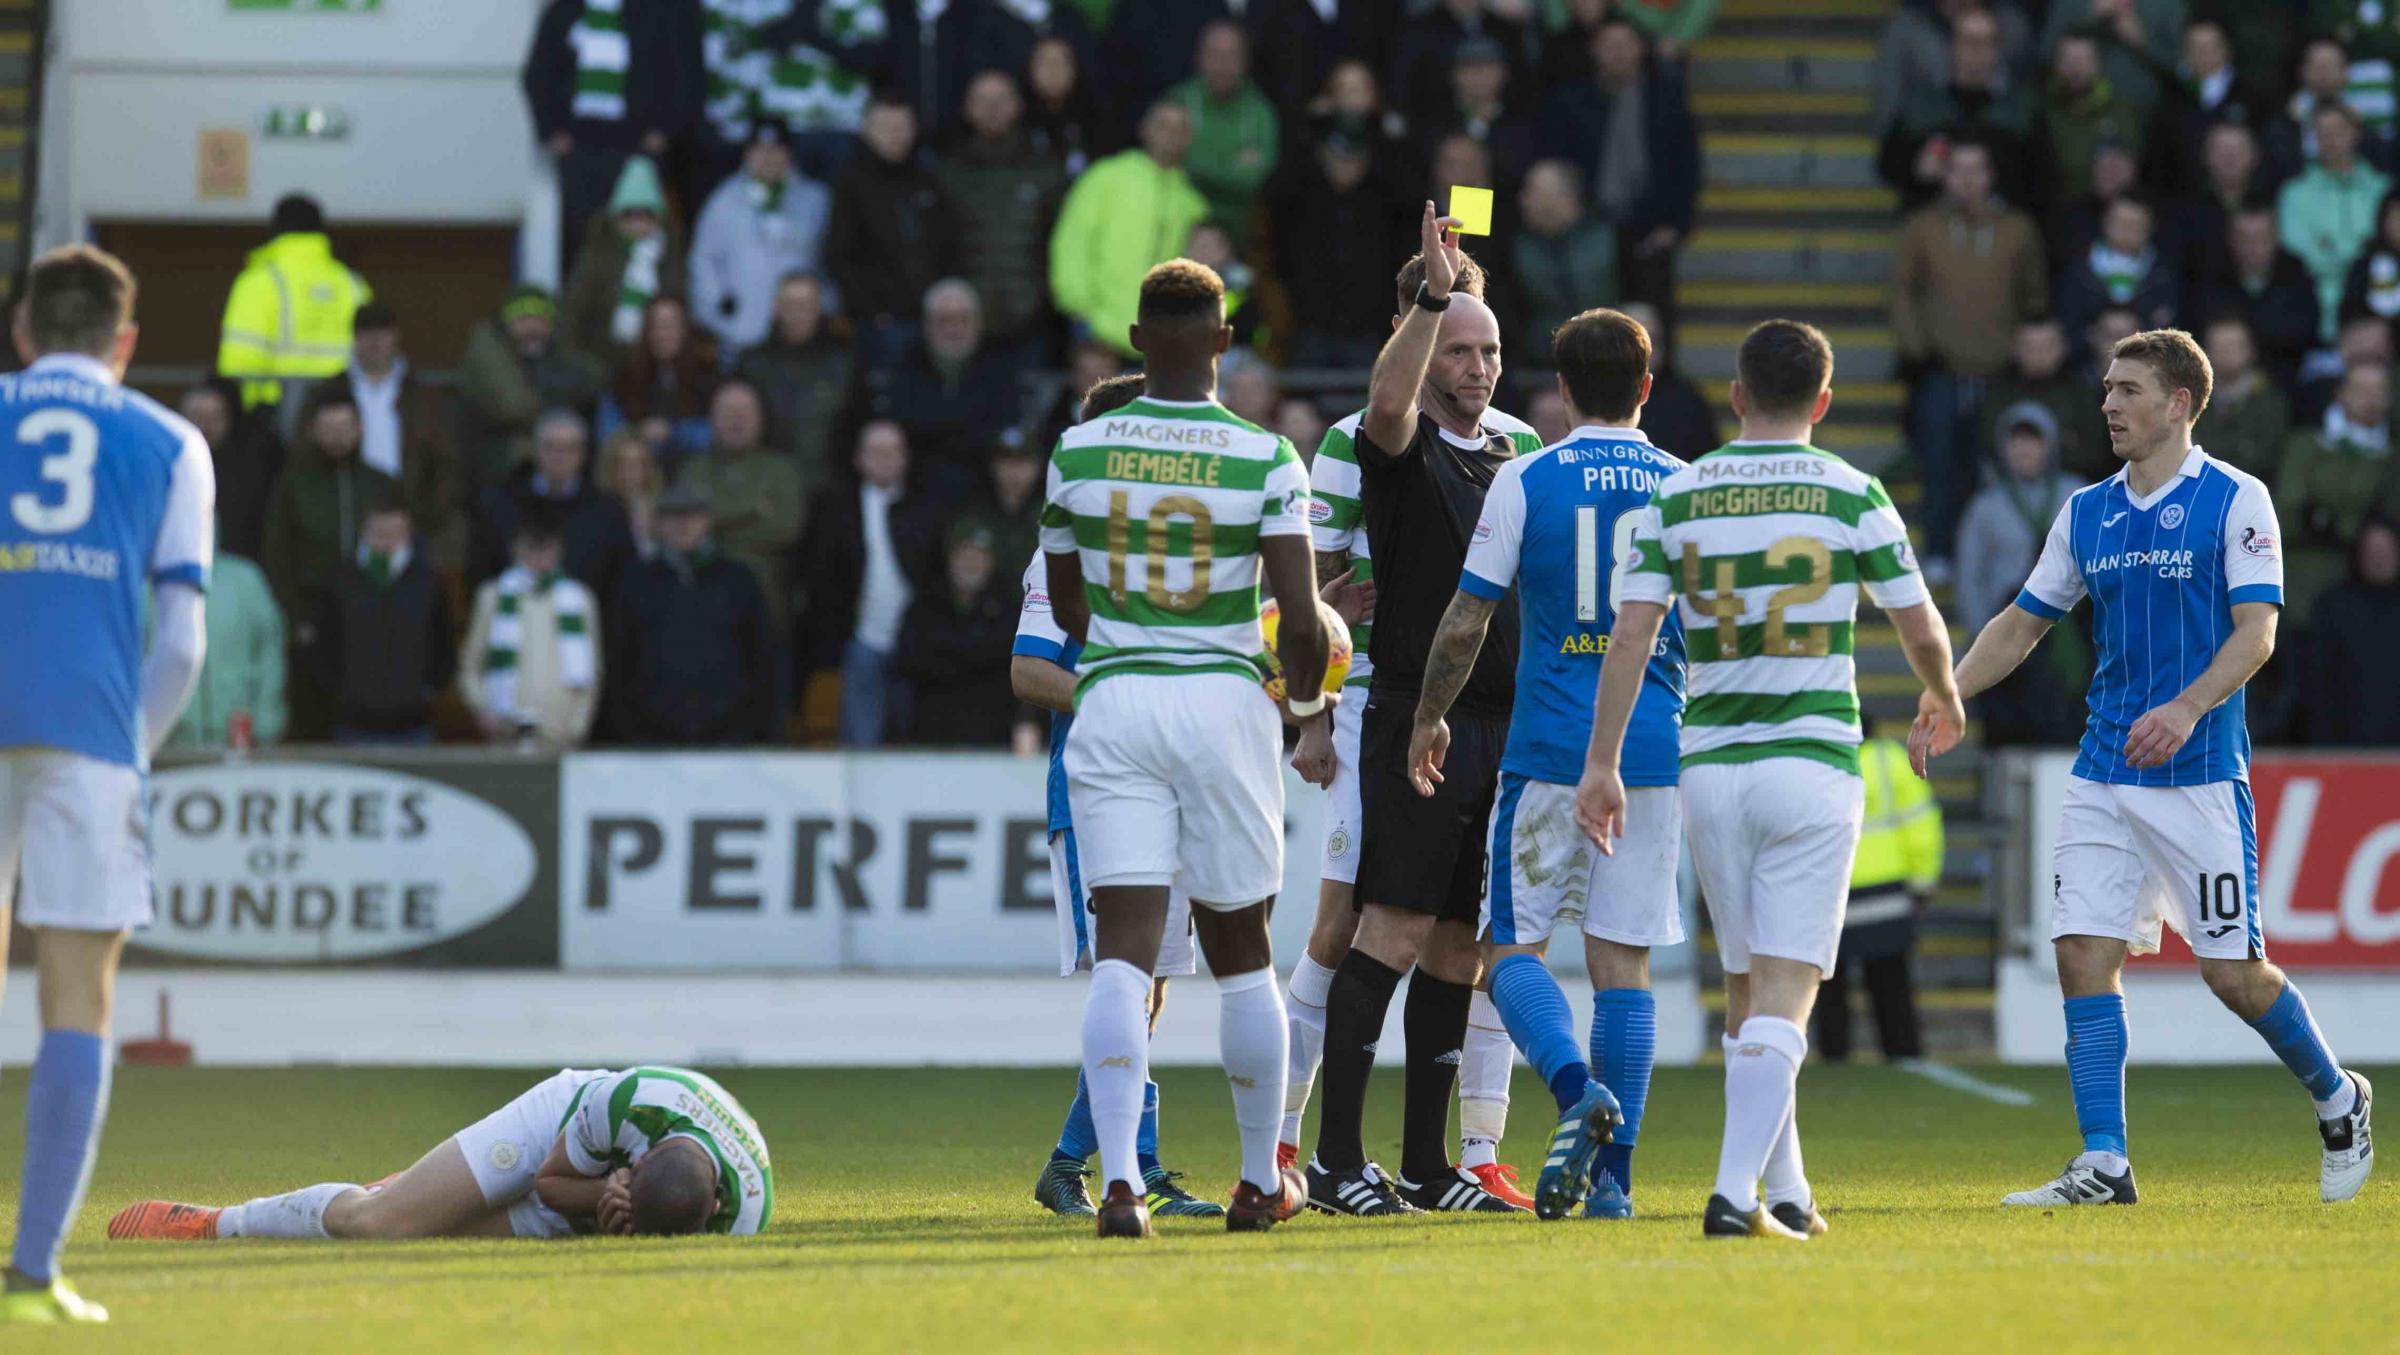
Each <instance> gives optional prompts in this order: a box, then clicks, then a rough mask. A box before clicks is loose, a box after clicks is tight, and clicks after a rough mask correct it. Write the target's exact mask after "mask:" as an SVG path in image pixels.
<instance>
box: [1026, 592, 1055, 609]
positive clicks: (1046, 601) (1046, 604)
mask: <svg viewBox="0 0 2400 1355" xmlns="http://www.w3.org/2000/svg"><path fill="white" fill-rule="evenodd" d="M1025 610H1026V611H1029V612H1046V611H1049V610H1050V590H1049V589H1047V588H1028V589H1026V590H1025Z"/></svg>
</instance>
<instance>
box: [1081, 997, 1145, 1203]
mask: <svg viewBox="0 0 2400 1355" xmlns="http://www.w3.org/2000/svg"><path fill="white" fill-rule="evenodd" d="M1149 1003H1150V976H1149V975H1148V974H1145V973H1143V972H1142V971H1141V970H1139V969H1136V968H1135V967H1133V966H1132V965H1130V964H1127V963H1126V962H1125V961H1123V960H1102V961H1101V962H1100V963H1098V964H1096V965H1093V966H1092V988H1091V992H1090V993H1088V994H1086V995H1085V997H1084V1000H1083V1080H1084V1087H1085V1089H1086V1090H1087V1091H1088V1092H1090V1094H1091V1100H1092V1127H1093V1129H1094V1130H1095V1131H1097V1137H1098V1138H1099V1140H1100V1167H1101V1176H1100V1187H1101V1191H1102V1193H1103V1194H1105V1193H1106V1192H1107V1189H1108V1185H1109V1183H1110V1182H1112V1181H1123V1182H1124V1183H1126V1184H1127V1185H1129V1186H1132V1187H1133V1193H1134V1194H1136V1195H1139V1194H1141V1193H1142V1168H1141V1164H1140V1162H1138V1161H1137V1160H1136V1158H1135V1153H1134V1141H1135V1139H1136V1137H1137V1135H1138V1134H1139V1132H1140V1129H1141V1123H1142V1088H1143V1087H1144V1086H1146V1085H1147V1084H1148V1083H1149V1081H1150V1021H1149Z"/></svg>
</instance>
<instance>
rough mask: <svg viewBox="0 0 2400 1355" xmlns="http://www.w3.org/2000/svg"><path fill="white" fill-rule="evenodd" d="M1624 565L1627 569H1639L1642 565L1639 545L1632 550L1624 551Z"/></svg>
mask: <svg viewBox="0 0 2400 1355" xmlns="http://www.w3.org/2000/svg"><path fill="white" fill-rule="evenodd" d="M1625 567H1626V568H1627V569H1640V568H1641V567H1642V548H1641V547H1639V546H1636V547H1634V548H1633V549H1632V550H1629V551H1627V552H1625Z"/></svg>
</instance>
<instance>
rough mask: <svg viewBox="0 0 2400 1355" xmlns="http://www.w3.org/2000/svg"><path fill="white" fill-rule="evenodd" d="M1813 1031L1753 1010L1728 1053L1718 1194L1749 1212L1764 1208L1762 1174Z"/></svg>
mask: <svg viewBox="0 0 2400 1355" xmlns="http://www.w3.org/2000/svg"><path fill="white" fill-rule="evenodd" d="M1806 1057H1808V1036H1806V1035H1805V1034H1803V1033H1801V1030H1800V1027H1798V1026H1796V1025H1793V1024H1792V1023H1791V1022H1789V1021H1786V1020H1784V1019H1783V1018H1781V1017H1779V1016H1753V1017H1751V1018H1749V1019H1748V1020H1746V1021H1744V1022H1742V1032H1741V1035H1740V1036H1739V1037H1738V1038H1737V1039H1736V1040H1735V1041H1734V1042H1733V1045H1732V1048H1731V1049H1730V1050H1729V1051H1728V1052H1727V1054H1726V1058H1725V1141H1724V1146H1723V1148H1722V1149H1721V1150H1720V1151H1719V1153H1718V1155H1717V1187H1716V1190H1717V1194H1719V1195H1722V1196H1724V1197H1725V1198H1726V1199H1727V1200H1728V1201H1730V1202H1731V1203H1732V1204H1733V1207H1734V1208H1736V1209H1738V1210H1740V1211H1742V1212H1743V1213H1745V1214H1747V1213H1749V1212H1750V1211H1751V1210H1753V1209H1756V1208H1758V1178H1759V1176H1760V1175H1761V1174H1762V1173H1763V1172H1764V1171H1765V1170H1766V1166H1767V1156H1768V1154H1770V1153H1771V1152H1773V1151H1774V1148H1775V1140H1776V1139H1777V1138H1778V1137H1779V1136H1780V1135H1781V1134H1782V1133H1783V1126H1784V1122H1785V1121H1787V1120H1789V1119H1791V1117H1792V1102H1793V1094H1794V1091H1795V1089H1796V1084H1797V1082H1798V1080H1799V1076H1800V1061H1801V1060H1802V1059H1804V1058H1806Z"/></svg>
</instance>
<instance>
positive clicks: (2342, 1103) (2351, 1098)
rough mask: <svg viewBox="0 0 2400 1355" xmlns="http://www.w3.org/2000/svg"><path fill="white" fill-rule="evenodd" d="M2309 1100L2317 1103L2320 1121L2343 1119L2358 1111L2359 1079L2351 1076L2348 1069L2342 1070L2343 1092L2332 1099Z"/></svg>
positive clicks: (2338, 1092) (2339, 1092)
mask: <svg viewBox="0 0 2400 1355" xmlns="http://www.w3.org/2000/svg"><path fill="white" fill-rule="evenodd" d="M2309 1099H2310V1100H2311V1101H2315V1102H2316V1107H2317V1118H2318V1119H2320V1120H2339V1119H2342V1118H2343V1117H2345V1116H2347V1115H2348V1114H2349V1113H2350V1112H2351V1111H2354V1110H2356V1109H2358V1079H2357V1078H2355V1077H2352V1076H2350V1072H2349V1070H2348V1069H2344V1070H2342V1087H2341V1090H2340V1091H2337V1092H2335V1093H2334V1094H2333V1096H2332V1098H2331V1099H2329V1100H2324V1101H2317V1100H2316V1098H2315V1097H2313V1096H2312V1097H2310V1098H2309Z"/></svg>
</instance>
